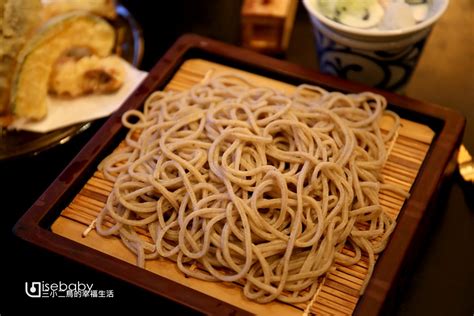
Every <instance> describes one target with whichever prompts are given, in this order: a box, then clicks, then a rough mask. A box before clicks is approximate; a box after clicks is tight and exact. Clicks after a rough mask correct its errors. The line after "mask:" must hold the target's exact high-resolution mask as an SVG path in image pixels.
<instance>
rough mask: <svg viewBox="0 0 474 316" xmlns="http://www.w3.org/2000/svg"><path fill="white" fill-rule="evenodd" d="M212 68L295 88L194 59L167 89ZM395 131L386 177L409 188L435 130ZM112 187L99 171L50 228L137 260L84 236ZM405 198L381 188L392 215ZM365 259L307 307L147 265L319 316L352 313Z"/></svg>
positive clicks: (233, 300) (242, 303) (265, 310)
mask: <svg viewBox="0 0 474 316" xmlns="http://www.w3.org/2000/svg"><path fill="white" fill-rule="evenodd" d="M209 70H212V72H213V74H219V73H222V72H228V71H232V72H235V73H239V74H241V75H243V76H245V77H246V78H248V79H249V80H251V81H253V82H255V83H258V84H260V85H263V86H271V87H274V88H277V89H280V90H283V91H285V92H286V93H291V92H292V91H293V89H294V87H293V86H291V85H289V84H286V83H283V82H279V81H276V80H273V79H269V78H266V77H261V76H258V75H255V74H251V73H248V72H244V71H241V70H238V69H233V68H229V67H227V66H223V65H219V64H215V63H212V62H209V61H206V60H201V59H191V60H188V61H186V62H185V63H184V64H183V65H182V66H181V68H180V69H179V70H178V71H177V73H176V74H175V76H174V77H173V79H172V80H171V81H170V83H169V84H168V85H167V87H166V88H165V90H177V91H180V90H184V89H187V88H189V87H190V86H191V85H193V84H195V83H197V82H199V81H200V80H202V79H203V78H204V76H205V75H206V73H207V72H208V71H209ZM392 124H393V121H392V119H390V118H388V117H384V118H382V120H381V126H382V129H385V130H388V129H389V128H390V127H391V126H392ZM397 134H398V135H397V137H396V139H395V141H394V143H393V144H390V146H389V147H390V148H389V156H388V159H387V162H386V165H385V167H384V169H383V172H382V175H383V177H384V180H385V182H386V183H391V184H395V185H397V186H399V187H400V188H402V189H404V190H409V189H410V187H411V186H412V185H413V183H414V181H415V178H416V175H417V173H418V171H419V169H420V167H421V165H422V163H423V160H424V158H425V156H426V154H427V152H428V149H429V147H430V144H431V142H432V140H433V137H434V132H433V131H432V130H431V129H430V128H429V127H427V126H425V125H422V124H418V123H415V122H411V121H407V120H404V119H402V120H401V127H400V128H399V130H398V133H397ZM112 186H113V184H112V183H111V182H110V181H108V180H106V179H105V178H104V177H103V175H102V174H101V173H100V172H98V171H97V172H95V173H94V175H93V176H92V178H90V179H89V180H88V182H87V184H86V185H85V186H84V188H83V189H82V190H81V191H80V192H79V193H78V195H77V196H76V197H75V198H74V199H73V201H72V202H71V203H70V205H69V206H68V207H67V208H65V209H64V210H63V211H62V213H61V215H60V216H59V217H58V219H57V220H56V221H55V223H54V224H53V225H52V231H53V232H55V233H57V234H59V235H62V236H64V237H67V238H69V239H72V240H75V241H77V242H79V243H81V244H84V245H87V246H89V247H91V248H94V249H97V250H100V251H102V252H104V253H107V254H109V255H112V256H114V257H117V258H120V259H122V260H124V261H127V262H130V263H134V260H135V259H134V256H133V255H132V254H131V253H130V252H129V251H128V250H127V249H126V248H125V247H124V246H123V245H122V244H121V242H120V241H119V240H118V239H113V238H104V237H101V236H99V235H97V234H96V232H95V231H91V232H90V234H89V235H88V236H87V237H85V238H83V237H82V236H81V234H82V232H83V231H84V230H85V229H86V228H87V227H88V226H89V225H90V223H91V222H92V221H93V220H94V219H95V218H96V216H97V214H98V212H100V210H101V209H102V207H103V206H104V204H105V202H106V200H107V195H108V193H109V192H110V190H111V189H112ZM404 200H405V199H404V197H403V196H400V195H398V194H397V193H394V192H391V191H387V190H381V192H380V201H381V204H382V206H383V208H384V210H385V211H387V213H389V214H390V215H391V216H393V217H394V218H396V217H397V215H398V213H399V212H400V210H401V208H402V206H403V204H404ZM107 222H108V224H109V225H111V223H112V220H111V219H110V218H109V219H108V220H107ZM139 233H140V234H141V235H143V237H144V238H149V237H148V236H146V234H147V233H146V231H145V230H141V231H139ZM341 252H342V253H344V254H346V255H353V254H354V253H353V251H352V250H351V249H350V248H344V249H343V250H342V251H341ZM367 260H368V259H367V258H366V257H362V258H361V260H360V261H359V262H358V263H357V264H355V265H353V266H350V267H345V266H341V265H339V264H334V265H333V267H332V268H331V270H330V272H329V273H327V275H326V276H325V278H324V279H323V280H322V282H321V286H320V288H319V289H318V292H317V294H316V296H315V298H314V299H313V301H312V305H311V306H309V307H308V306H307V304H306V305H305V304H295V305H287V304H284V303H281V302H272V303H269V304H264V305H262V304H258V303H255V302H252V301H249V300H248V299H246V298H245V297H244V296H243V295H242V293H241V291H240V286H239V285H238V284H229V283H225V284H224V283H212V282H205V281H201V280H196V279H193V278H186V277H184V276H183V274H182V273H181V272H180V271H179V270H178V269H177V268H176V267H175V265H174V263H172V262H171V261H168V260H161V259H160V260H154V261H149V262H147V265H146V269H147V270H150V271H152V272H154V273H156V274H159V275H161V276H164V277H166V278H168V279H170V280H172V281H174V282H179V283H181V284H184V285H186V286H189V287H191V288H193V289H195V290H197V291H201V292H204V293H206V294H208V295H211V296H214V297H216V298H218V299H220V300H222V301H225V302H227V303H230V304H233V305H236V306H239V307H240V308H242V309H245V310H247V311H249V312H252V313H255V314H275V315H301V314H302V313H303V311H304V310H307V311H309V312H310V313H313V314H317V315H350V314H352V312H353V311H354V309H355V307H356V304H357V301H358V299H359V292H360V289H361V286H362V283H363V280H364V278H365V276H366V275H367V269H368V261H367Z"/></svg>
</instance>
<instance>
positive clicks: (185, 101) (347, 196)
mask: <svg viewBox="0 0 474 316" xmlns="http://www.w3.org/2000/svg"><path fill="white" fill-rule="evenodd" d="M385 107H386V101H385V99H384V98H383V97H382V96H379V95H376V94H373V93H368V92H366V93H360V94H348V95H345V94H342V93H338V92H327V91H325V90H323V89H321V88H319V87H313V86H308V85H301V86H299V87H298V88H297V89H296V91H295V93H294V94H293V95H292V96H288V95H285V94H284V93H282V92H280V91H277V90H274V89H270V88H262V87H256V86H254V85H253V84H252V83H251V82H249V81H247V80H246V79H244V78H243V77H239V76H237V75H230V74H226V75H220V76H216V77H214V78H213V79H209V78H208V79H206V80H205V81H204V82H202V83H200V84H197V85H195V86H193V87H192V88H190V89H189V90H188V91H184V92H179V93H177V92H161V91H160V92H155V93H153V94H152V95H151V96H150V97H149V98H148V100H147V101H146V102H145V105H144V111H143V112H139V111H137V110H130V111H128V112H126V113H125V114H124V115H123V118H122V121H123V124H124V125H125V126H126V127H127V128H129V129H130V131H129V133H128V135H127V137H126V146H122V147H120V148H119V149H118V150H116V151H115V152H114V153H112V154H111V155H110V156H109V157H107V158H106V159H105V160H104V161H103V162H102V163H101V165H100V166H99V169H100V170H102V172H103V174H104V175H105V177H106V178H107V179H109V180H111V181H113V182H114V186H113V190H112V192H111V193H110V195H109V197H108V200H107V203H106V206H105V207H104V209H103V211H102V212H101V213H100V214H99V216H98V218H97V222H96V230H97V232H98V233H99V234H101V235H104V236H107V235H119V236H120V238H121V239H122V241H123V243H124V244H125V245H126V246H127V247H128V248H129V249H130V250H131V251H132V252H133V253H135V254H136V256H137V258H138V259H137V261H138V265H139V266H142V267H143V266H144V264H145V260H147V259H154V258H158V257H165V258H169V259H171V260H173V261H175V262H176V263H177V266H178V267H179V269H180V270H181V271H182V272H183V273H185V274H186V275H188V276H191V277H195V278H199V279H203V280H209V281H226V282H237V283H240V284H242V285H243V293H244V295H245V296H246V297H248V298H249V299H252V300H255V301H257V302H261V303H265V302H270V301H272V300H274V299H278V300H281V301H283V302H288V303H298V302H304V301H308V300H310V299H311V298H312V297H313V295H314V294H315V292H316V290H317V288H318V286H319V282H320V277H321V276H323V275H324V274H325V273H326V272H327V271H328V270H329V268H330V267H331V265H332V264H333V263H334V262H338V263H341V264H344V265H352V264H355V263H357V262H358V261H359V260H360V259H361V257H362V255H365V256H367V257H368V258H369V274H368V276H367V278H366V281H367V280H368V278H369V277H370V274H371V272H372V269H373V266H374V255H375V254H377V253H379V252H380V251H382V250H383V248H384V247H385V244H386V242H387V240H388V237H389V235H390V233H391V232H392V230H393V228H394V226H395V222H394V220H392V219H391V218H390V217H389V216H388V215H387V214H385V213H384V211H383V210H382V207H381V206H380V203H379V198H378V194H379V190H380V188H381V187H382V186H383V184H381V181H382V179H381V175H380V172H381V169H382V166H383V164H384V162H385V159H386V155H387V154H386V149H385V145H386V142H388V141H389V140H390V139H391V138H392V137H393V135H394V131H392V132H390V133H389V134H388V135H385V136H384V135H382V133H381V131H380V128H379V125H378V121H379V119H380V117H381V116H382V114H383V113H384V111H385ZM385 113H387V111H385ZM389 114H390V115H391V116H393V117H394V119H395V121H396V124H395V125H397V124H398V117H397V116H396V115H395V114H393V113H389ZM107 215H108V216H110V218H111V219H112V222H113V225H112V226H111V225H110V224H109V225H106V221H110V219H109V220H106V216H107ZM107 218H109V217H107ZM138 231H141V232H143V231H145V232H147V233H149V236H150V237H151V238H148V239H147V238H145V237H144V236H143V234H139V232H138ZM344 245H347V246H348V247H349V248H352V249H353V250H354V253H355V255H354V256H348V255H344V254H342V253H340V250H341V249H342V248H343V247H344Z"/></svg>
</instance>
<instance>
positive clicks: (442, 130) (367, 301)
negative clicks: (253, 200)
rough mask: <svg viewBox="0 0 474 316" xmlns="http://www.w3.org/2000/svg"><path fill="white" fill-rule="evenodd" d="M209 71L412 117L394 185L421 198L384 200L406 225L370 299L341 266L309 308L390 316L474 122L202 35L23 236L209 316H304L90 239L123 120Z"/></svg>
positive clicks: (403, 134)
mask: <svg viewBox="0 0 474 316" xmlns="http://www.w3.org/2000/svg"><path fill="white" fill-rule="evenodd" d="M208 69H214V70H215V71H229V70H231V71H237V72H240V73H242V74H244V75H247V76H250V77H251V79H252V80H257V81H260V82H261V83H263V84H265V85H272V86H275V87H278V88H280V89H283V90H291V89H292V85H294V84H299V83H311V84H316V85H319V86H322V87H324V88H326V89H328V90H338V91H342V92H358V91H363V90H372V91H374V92H377V93H381V94H383V95H385V96H386V97H387V100H388V101H389V104H390V105H389V107H390V109H392V110H394V111H395V112H397V113H398V114H399V115H400V116H401V117H402V119H403V120H402V128H401V129H400V130H399V136H398V138H397V140H396V141H395V142H394V145H393V146H392V147H391V152H390V156H389V158H388V161H387V164H386V167H385V168H384V177H385V179H386V181H388V182H392V183H396V184H399V185H401V186H402V187H404V188H405V189H407V190H408V189H410V188H411V197H410V198H409V199H408V200H407V201H406V202H405V204H404V200H403V199H401V198H400V197H397V196H393V195H392V196H391V195H389V194H388V193H382V194H381V199H382V203H383V205H384V208H385V209H386V210H387V211H389V212H392V213H393V216H394V217H396V216H398V217H397V218H398V224H397V228H396V230H395V232H394V233H393V235H392V237H391V240H390V243H389V245H388V247H387V249H386V250H385V251H384V252H383V253H382V255H381V256H380V257H379V258H378V260H377V264H376V269H375V271H374V274H373V276H372V278H371V280H370V282H369V285H368V287H367V290H366V292H365V294H364V295H363V296H362V297H360V298H359V297H358V295H357V293H358V286H360V283H361V279H362V278H363V276H364V273H365V271H366V269H365V266H364V262H361V264H360V265H359V266H356V267H354V268H351V269H345V268H342V267H337V266H335V267H333V269H332V270H331V273H330V274H328V276H326V278H325V281H324V282H323V286H322V290H321V291H318V293H319V294H318V296H317V297H316V299H315V301H314V304H312V306H311V308H310V309H309V310H311V311H313V312H316V313H317V314H318V315H319V314H343V315H347V314H351V313H353V314H355V315H369V314H370V315H374V314H378V313H380V311H381V310H382V307H383V304H384V302H385V301H386V299H387V297H389V296H390V294H391V292H393V290H394V288H395V286H396V282H397V277H398V275H399V273H400V271H401V269H402V268H403V264H404V263H406V260H407V258H408V257H409V254H410V250H411V249H412V248H413V247H412V245H413V242H414V241H415V239H416V237H417V235H418V233H419V228H420V223H421V221H422V220H423V218H426V216H429V214H428V210H429V208H428V206H429V204H430V202H432V201H433V199H434V197H435V195H436V191H437V189H438V187H439V184H440V183H441V181H442V180H443V176H444V174H445V171H447V170H449V168H448V165H449V163H450V162H451V161H452V158H453V155H454V154H455V152H456V149H457V147H458V145H459V142H460V139H461V136H462V131H463V128H464V119H463V118H462V116H461V115H459V114H458V113H456V112H454V111H452V110H449V109H446V108H441V107H438V106H435V105H431V104H426V103H423V102H419V101H415V100H412V99H409V98H405V97H401V96H398V95H394V94H389V93H385V92H381V91H376V90H374V89H369V88H367V87H363V86H360V85H357V84H353V83H349V82H345V81H341V80H339V79H337V78H333V77H328V76H323V75H320V74H318V73H316V72H314V71H312V70H308V69H304V68H301V67H299V66H296V65H292V64H288V63H285V62H282V61H278V60H275V59H271V58H268V57H265V56H261V55H258V54H255V53H252V52H249V51H246V50H242V49H239V48H236V47H232V46H229V45H226V44H223V43H219V42H216V41H213V40H210V39H206V38H202V37H199V36H195V35H185V36H183V37H182V38H180V39H179V40H178V41H177V42H176V44H175V45H174V46H173V47H172V48H171V49H170V50H169V51H168V52H167V53H166V55H165V56H164V57H163V58H162V59H161V60H160V62H159V63H158V64H157V65H156V66H155V67H154V68H153V69H152V71H151V72H150V74H149V76H148V77H147V78H146V80H145V81H144V82H143V83H142V84H141V85H140V87H139V88H138V89H137V90H136V91H135V93H134V94H133V95H132V96H131V97H130V98H129V99H128V100H127V101H126V102H125V103H124V105H123V106H122V107H121V109H120V110H119V111H118V112H117V113H115V114H114V115H113V116H112V117H111V118H110V119H109V120H108V121H107V122H106V123H105V125H104V126H103V127H102V128H101V130H99V131H98V133H97V134H96V135H95V136H94V137H93V138H92V139H91V140H90V141H89V143H88V144H87V145H86V146H85V147H84V148H83V149H82V151H81V152H80V153H79V154H78V156H77V157H76V158H75V159H74V160H73V161H72V162H71V163H70V164H69V166H68V167H67V168H66V169H65V170H64V171H63V173H61V175H60V176H59V177H58V178H57V179H56V181H55V182H54V183H53V184H52V185H51V186H50V187H49V188H48V190H47V191H46V192H45V193H44V194H43V195H42V196H41V197H40V198H39V199H38V201H36V202H35V204H34V205H33V206H32V207H31V208H30V210H29V211H28V212H27V213H26V214H25V215H24V216H23V217H22V218H21V219H20V221H19V222H18V223H17V225H16V226H15V229H14V231H15V233H16V234H17V235H18V236H19V237H21V238H23V239H25V240H28V241H30V242H32V243H34V244H37V245H39V246H41V247H44V248H46V249H48V250H50V251H54V252H57V253H60V254H62V255H64V256H66V257H69V258H71V259H73V260H76V261H79V262H81V263H84V264H86V265H88V266H91V267H93V268H95V269H97V270H100V271H103V272H106V273H108V274H110V275H112V276H115V277H118V278H120V279H123V280H126V281H128V282H130V283H133V284H135V285H138V286H140V287H143V288H145V289H148V290H150V291H152V292H155V293H157V294H159V295H162V296H165V297H168V298H170V299H172V300H175V301H178V302H180V303H182V304H186V305H188V306H191V307H193V308H195V309H198V310H200V311H203V312H206V313H211V314H220V315H222V314H249V313H250V314H268V313H277V314H286V315H297V314H302V310H304V309H305V306H304V305H295V306H291V305H286V304H283V303H279V302H274V303H271V304H266V305H261V304H257V303H253V302H250V301H248V300H246V299H245V298H243V297H242V295H240V291H239V289H238V286H237V285H233V284H218V283H209V282H203V281H199V280H194V279H190V278H185V277H184V276H183V275H182V274H181V273H179V272H178V271H177V270H176V269H175V268H174V266H173V264H172V263H170V262H167V261H154V262H151V263H150V264H149V265H147V270H144V269H140V268H138V267H136V266H134V265H133V262H134V261H133V256H132V255H131V254H130V253H128V252H127V251H126V250H125V249H124V248H123V246H122V245H121V244H120V242H119V241H117V240H115V241H114V240H105V239H104V238H102V237H100V236H98V235H97V234H95V233H94V232H93V233H92V234H91V235H90V236H88V237H87V238H82V237H81V233H82V231H83V230H84V229H85V228H86V227H87V226H88V225H89V223H90V222H91V221H92V219H93V218H95V216H96V214H97V212H98V210H100V208H101V206H102V204H103V202H104V198H106V196H107V195H108V191H110V185H111V184H110V183H108V182H107V181H105V180H104V179H102V178H101V176H100V173H98V172H95V170H96V167H97V164H98V163H99V162H100V160H101V159H102V158H103V157H105V156H106V155H107V154H109V153H110V152H111V151H112V150H113V149H114V148H115V147H116V146H117V145H118V144H119V143H120V141H122V140H123V138H124V135H125V132H126V131H125V129H124V128H122V126H121V122H120V117H121V114H122V113H123V112H124V111H126V110H128V109H131V108H140V107H141V105H142V104H143V102H144V100H145V99H146V97H147V96H148V95H149V94H150V93H151V92H153V91H156V90H160V89H173V90H181V89H186V88H187V87H189V85H191V84H193V83H194V82H197V81H199V79H201V78H202V76H203V75H204V74H205V73H206V71H207V70H208ZM101 203H102V204H101ZM402 206H403V208H402ZM400 210H401V211H400ZM111 267H112V268H111ZM364 269H365V270H364Z"/></svg>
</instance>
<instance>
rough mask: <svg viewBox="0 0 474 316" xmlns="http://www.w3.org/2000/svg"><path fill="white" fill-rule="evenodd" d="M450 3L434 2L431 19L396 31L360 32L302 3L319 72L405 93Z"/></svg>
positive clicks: (311, 0)
mask: <svg viewBox="0 0 474 316" xmlns="http://www.w3.org/2000/svg"><path fill="white" fill-rule="evenodd" d="M448 2H449V0H431V1H430V9H429V11H428V17H427V19H425V20H424V21H423V22H421V23H418V24H416V25H414V26H411V27H407V28H402V29H397V30H376V29H370V30H368V29H358V28H352V27H349V26H346V25H344V24H341V23H338V22H335V21H333V20H331V19H329V18H327V17H325V16H324V15H323V14H321V13H320V12H319V11H318V10H317V0H303V4H304V6H305V7H306V9H307V11H308V14H309V17H310V19H311V23H312V25H313V33H314V35H315V37H316V45H317V50H318V56H319V65H320V71H321V72H323V73H327V74H332V75H336V76H339V77H342V78H344V79H348V80H352V81H356V82H360V83H364V84H367V85H370V86H374V87H377V88H381V89H385V90H392V91H398V92H401V91H403V89H404V87H405V85H406V84H407V82H408V80H409V78H410V76H411V74H412V72H413V70H414V68H415V66H416V64H417V62H418V59H419V57H420V55H421V52H422V50H423V47H424V43H425V41H426V39H427V37H428V35H429V34H430V31H431V29H432V26H433V25H434V23H435V22H436V21H437V20H438V19H439V18H440V17H441V15H442V14H443V13H444V12H445V10H446V8H447V6H448Z"/></svg>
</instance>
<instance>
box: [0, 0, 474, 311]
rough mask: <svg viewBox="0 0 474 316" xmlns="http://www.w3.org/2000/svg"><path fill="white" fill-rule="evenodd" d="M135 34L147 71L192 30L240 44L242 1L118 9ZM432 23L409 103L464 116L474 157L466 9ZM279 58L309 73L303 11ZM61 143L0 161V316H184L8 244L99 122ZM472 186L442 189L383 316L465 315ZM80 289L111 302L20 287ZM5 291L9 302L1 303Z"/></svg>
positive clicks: (473, 236)
mask: <svg viewBox="0 0 474 316" xmlns="http://www.w3.org/2000/svg"><path fill="white" fill-rule="evenodd" d="M122 2H123V3H124V4H125V5H126V6H127V7H128V8H129V10H130V11H131V12H132V14H134V15H135V17H136V18H137V20H138V21H139V23H140V24H141V25H142V27H143V30H144V32H143V33H144V38H145V55H144V60H143V63H142V67H141V68H142V69H145V70H148V69H150V68H151V67H152V66H153V65H154V64H155V63H156V61H157V60H158V59H159V58H160V57H161V56H162V54H163V53H164V52H165V51H166V50H167V49H168V48H169V47H170V46H171V44H172V43H173V42H174V41H175V40H176V39H177V38H178V37H179V36H180V35H181V34H183V33H187V32H193V33H197V34H200V35H204V36H208V37H211V38H214V39H218V40H221V41H224V42H228V43H231V44H238V43H239V37H240V27H239V23H240V20H239V17H240V16H239V13H240V5H241V1H230V0H226V1H222V0H207V1H195V0H188V1H186V0H173V1H166V2H164V1H153V2H151V1H136V0H135V1H132V0H123V1H122ZM451 2H452V3H451V4H450V6H449V8H448V11H447V12H446V14H445V15H444V16H443V18H442V19H441V21H440V22H439V23H438V24H437V26H436V27H435V29H434V31H433V32H432V34H431V37H430V39H429V41H428V43H427V45H426V47H425V51H424V53H423V55H422V57H421V61H420V63H419V65H418V67H417V69H416V71H415V74H414V76H413V78H412V80H411V82H410V84H409V85H408V88H407V90H406V94H407V95H408V96H411V97H414V98H417V99H421V100H424V101H429V102H432V103H437V104H440V105H443V106H448V107H452V108H454V109H457V110H458V111H460V112H462V113H463V114H464V115H465V116H466V118H467V127H466V133H465V136H464V143H465V145H466V146H467V148H468V149H470V150H471V153H473V152H474V127H473V126H474V61H473V56H474V36H473V35H474V34H473V30H474V20H473V19H472V16H473V13H474V2H472V0H455V1H454V0H453V1H451ZM280 58H284V59H287V60H289V61H291V62H294V63H297V64H301V65H304V66H307V67H310V68H317V59H316V56H315V45H314V42H313V36H312V32H311V26H310V23H309V19H308V17H307V15H306V12H305V11H304V9H303V8H302V6H300V8H299V10H298V14H297V18H296V21H295V27H294V30H293V34H292V37H291V41H290V46H289V49H288V52H287V54H286V55H285V56H280ZM102 122H103V120H102V121H98V122H96V124H94V126H93V128H91V129H90V130H88V131H86V132H85V133H83V134H81V135H79V136H77V137H75V138H73V139H72V140H71V141H70V142H68V143H66V144H64V145H61V146H58V147H56V148H53V149H52V150H49V151H47V152H45V153H42V154H40V155H37V156H33V157H26V158H21V159H17V160H14V161H10V162H6V163H5V162H3V163H0V176H1V179H2V185H1V187H2V189H1V190H0V192H1V193H0V198H1V203H0V211H1V212H2V217H1V221H0V222H1V236H2V240H1V241H2V245H3V249H4V253H3V254H2V260H1V267H2V274H1V275H2V279H1V285H0V286H1V287H2V289H1V292H2V293H4V294H3V297H2V299H1V300H0V315H2V316H3V315H18V314H24V313H25V312H26V307H25V306H26V305H29V306H31V305H33V306H34V308H36V309H35V310H36V312H41V313H42V314H43V313H48V312H50V313H52V314H56V313H58V314H59V313H64V312H67V311H68V310H69V311H71V310H73V311H75V312H77V311H82V312H84V313H87V314H88V315H90V314H92V315H95V314H98V313H99V309H98V308H97V306H98V305H103V306H102V307H106V308H107V309H109V310H110V312H115V313H117V312H122V313H123V312H124V310H123V306H130V305H135V306H137V307H138V306H139V307H140V311H141V312H143V313H164V312H165V311H167V312H166V314H171V315H182V314H192V313H193V311H192V310H190V309H188V308H187V307H184V306H180V305H177V304H175V303H173V302H170V301H167V300H164V299H161V298H159V297H156V296H154V295H151V294H150V293H147V292H145V291H143V290H140V289H138V288H135V287H133V286H131V285H128V284H125V283H124V282H121V281H118V280H114V279H111V278H109V277H107V276H105V275H102V274H99V273H96V272H95V271H93V270H91V269H89V268H86V267H83V266H81V265H79V264H76V263H74V262H70V261H66V260H65V259H63V258H62V257H59V256H57V255H54V254H51V253H48V252H45V251H43V250H40V249H37V248H36V247H33V246H31V245H29V244H27V243H25V242H23V241H20V240H19V239H18V238H16V237H14V236H13V234H12V233H11V229H12V227H13V225H14V223H15V222H16V221H17V220H18V218H19V217H20V216H21V215H22V214H23V213H24V212H25V211H26V210H27V209H28V207H29V206H30V205H31V204H32V203H33V202H34V201H35V200H36V199H37V198H38V196H39V195H40V194H41V193H42V192H43V191H44V190H45V189H46V188H47V187H48V185H49V184H50V183H51V182H52V181H53V180H54V179H55V178H56V176H57V175H58V174H59V173H60V172H61V170H62V169H64V167H65V166H66V165H67V164H68V162H69V161H70V160H71V159H72V158H73V157H74V156H75V155H76V154H77V152H78V151H79V149H80V148H81V147H82V146H84V144H85V143H86V142H87V140H88V139H89V138H90V137H91V136H92V135H93V133H94V132H95V131H96V130H97V128H98V127H99V126H100V124H101V123H102ZM473 243H474V187H473V186H472V185H467V184H465V183H463V182H462V181H461V180H460V178H459V176H457V175H455V176H454V177H453V179H451V181H449V183H448V185H446V187H445V188H444V190H443V195H442V198H441V199H440V201H439V205H438V206H437V210H436V216H435V217H434V218H433V221H432V222H431V227H430V228H429V235H428V237H427V238H425V239H424V241H423V244H422V247H421V250H420V252H419V254H418V258H417V260H416V263H415V264H414V266H413V267H412V269H411V270H410V271H407V272H406V275H404V276H403V278H404V283H403V284H404V286H403V287H402V288H401V289H400V291H399V295H398V297H397V301H396V304H395V305H394V307H393V308H391V310H390V311H389V312H390V314H392V315H472V314H473V313H474V251H473V249H474V247H473ZM32 281H45V282H59V281H62V282H77V281H80V282H83V283H92V284H94V287H95V288H99V289H111V290H113V291H114V298H102V299H85V298H83V299H67V300H65V299H31V298H28V297H27V296H26V295H25V289H24V287H25V282H32ZM5 293H7V294H8V295H6V294H5Z"/></svg>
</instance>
